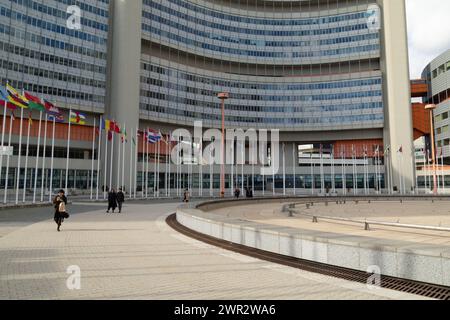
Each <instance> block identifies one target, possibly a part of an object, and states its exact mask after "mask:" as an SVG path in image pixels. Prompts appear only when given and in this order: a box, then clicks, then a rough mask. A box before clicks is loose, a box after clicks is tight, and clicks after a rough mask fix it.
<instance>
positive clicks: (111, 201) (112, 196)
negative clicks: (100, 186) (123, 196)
mask: <svg viewBox="0 0 450 320" xmlns="http://www.w3.org/2000/svg"><path fill="white" fill-rule="evenodd" d="M116 208H117V193H116V190H114V188H112V189H111V192H109V193H108V211H106V213H109V211H110V210H111V209H112V213H114V211H116Z"/></svg>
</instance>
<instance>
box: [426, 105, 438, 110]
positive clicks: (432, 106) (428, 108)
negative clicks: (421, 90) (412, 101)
mask: <svg viewBox="0 0 450 320" xmlns="http://www.w3.org/2000/svg"><path fill="white" fill-rule="evenodd" d="M435 109H436V105H435V104H427V105H426V106H425V110H429V111H431V110H435Z"/></svg>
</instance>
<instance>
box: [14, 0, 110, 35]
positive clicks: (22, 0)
mask: <svg viewBox="0 0 450 320" xmlns="http://www.w3.org/2000/svg"><path fill="white" fill-rule="evenodd" d="M9 1H11V2H14V3H17V4H18V5H21V6H24V7H27V8H30V9H33V10H34V11H37V12H41V13H42V14H47V15H49V16H52V17H56V18H61V19H64V20H67V19H68V18H69V14H68V13H67V12H66V11H65V10H64V11H63V10H58V9H56V8H52V7H50V6H47V5H45V4H43V3H38V2H36V1H33V0H9ZM71 2H72V3H73V2H74V1H71ZM94 8H96V7H93V6H90V8H88V9H90V11H89V10H84V11H85V12H92V11H93V9H94ZM80 9H81V8H80ZM96 12H97V13H100V16H104V14H105V10H101V9H99V8H96ZM92 13H94V12H92ZM94 14H95V13H94ZM97 15H99V14H97ZM104 17H105V18H107V16H104ZM81 24H82V25H83V26H86V27H90V28H93V29H97V30H101V31H105V32H108V25H107V24H104V23H101V22H98V21H95V20H91V19H87V18H85V17H83V16H82V17H81Z"/></svg>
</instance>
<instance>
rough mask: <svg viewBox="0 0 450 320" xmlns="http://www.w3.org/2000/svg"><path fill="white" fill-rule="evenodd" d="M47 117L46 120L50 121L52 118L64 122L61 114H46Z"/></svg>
mask: <svg viewBox="0 0 450 320" xmlns="http://www.w3.org/2000/svg"><path fill="white" fill-rule="evenodd" d="M47 119H48V121H51V122H53V120H55V122H57V123H64V116H63V115H62V114H59V115H56V114H48V115H47Z"/></svg>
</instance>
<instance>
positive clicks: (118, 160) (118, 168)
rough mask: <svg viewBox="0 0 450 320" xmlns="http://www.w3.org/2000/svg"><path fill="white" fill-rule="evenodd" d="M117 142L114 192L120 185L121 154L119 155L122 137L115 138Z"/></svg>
mask: <svg viewBox="0 0 450 320" xmlns="http://www.w3.org/2000/svg"><path fill="white" fill-rule="evenodd" d="M117 142H118V147H117V149H118V150H117V190H116V192H117V191H119V189H120V185H121V182H120V168H121V166H122V163H121V162H122V156H121V153H120V152H121V150H122V139H121V138H120V137H119V138H118V139H117Z"/></svg>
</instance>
